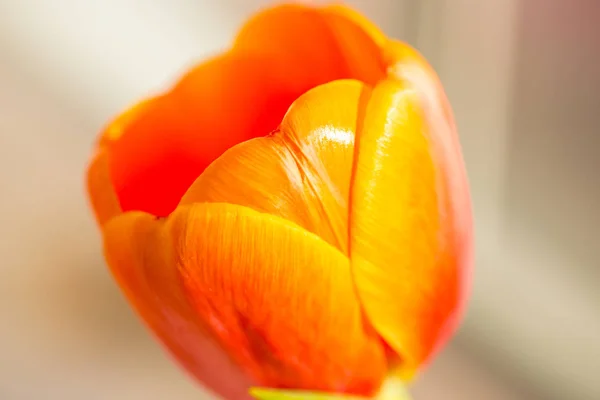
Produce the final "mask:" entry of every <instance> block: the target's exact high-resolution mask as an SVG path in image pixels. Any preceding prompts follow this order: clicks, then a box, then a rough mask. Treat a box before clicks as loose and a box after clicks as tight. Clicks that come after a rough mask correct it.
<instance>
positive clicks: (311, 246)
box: [105, 203, 387, 394]
mask: <svg viewBox="0 0 600 400" xmlns="http://www.w3.org/2000/svg"><path fill="white" fill-rule="evenodd" d="M164 221H165V220H155V219H154V218H152V217H150V216H148V215H146V214H138V213H129V214H124V215H123V216H120V217H117V218H116V219H115V220H113V221H111V222H110V223H109V224H108V225H107V226H106V230H105V238H106V253H107V259H108V261H109V263H110V265H111V267H112V268H113V271H115V275H116V276H117V277H118V279H119V281H120V283H121V284H122V285H123V287H124V289H125V291H126V292H127V293H128V294H129V296H130V298H131V299H132V302H133V303H134V304H135V306H136V308H137V310H138V312H139V313H140V314H141V315H142V317H144V319H145V320H146V322H147V323H148V324H149V325H150V326H151V327H152V328H153V329H154V330H155V331H156V332H157V333H158V335H159V337H160V338H161V339H162V340H163V342H164V343H165V344H166V345H167V346H168V347H169V348H171V350H172V351H173V352H174V353H175V354H176V355H177V356H178V357H179V358H180V360H182V361H183V362H184V365H186V367H187V368H188V369H190V370H191V371H192V372H195V373H196V375H197V376H198V377H199V378H200V379H203V380H204V379H205V377H204V376H203V374H205V373H206V371H205V370H204V369H203V368H204V367H206V366H207V360H204V359H203V357H202V354H201V346H199V345H196V344H195V343H196V342H195V341H196V340H199V338H201V337H202V335H203V331H204V330H206V331H207V332H208V334H209V336H210V337H211V338H215V339H216V340H217V342H218V343H219V344H220V345H221V346H222V347H223V348H224V349H225V350H226V351H227V352H228V353H229V354H231V356H232V357H233V358H234V359H235V360H236V362H237V363H238V364H239V365H241V366H242V367H243V368H244V370H246V371H247V372H249V373H250V374H251V376H253V377H254V378H255V379H256V380H257V382H258V383H259V384H261V385H266V386H272V387H289V388H300V389H301V388H310V389H316V390H326V391H340V392H354V393H363V394H370V393H372V392H373V391H375V390H377V388H378V387H379V385H380V383H381V381H382V379H383V378H384V375H385V371H386V368H387V367H386V360H385V355H384V350H383V346H382V344H381V342H380V339H379V337H378V336H377V335H376V334H375V333H372V332H370V331H369V330H368V328H366V327H365V326H364V324H363V320H362V315H361V309H360V305H359V303H358V301H357V300H356V298H355V294H354V286H353V281H352V277H351V274H350V269H349V268H350V267H349V261H348V259H347V258H346V257H345V256H343V255H342V254H341V253H340V252H339V251H338V250H336V249H335V248H334V247H332V246H330V245H328V244H327V243H325V242H324V241H323V240H321V239H320V238H318V237H317V236H315V235H313V234H311V233H309V232H307V231H305V230H303V229H302V228H300V227H298V226H297V225H295V224H293V223H290V222H288V221H285V220H283V219H281V218H279V217H275V216H270V215H267V214H263V213H259V212H256V211H253V210H251V209H249V208H245V207H240V206H235V205H229V204H217V203H203V204H194V205H191V206H185V207H179V208H178V209H177V210H176V211H175V212H174V213H173V214H172V215H171V216H170V217H169V218H168V219H167V220H166V222H164ZM128 238H129V239H128ZM182 287H183V288H184V290H182V289H181V288H182ZM186 346H190V347H189V350H185V348H186ZM198 369H201V371H200V372H199V371H198ZM213 369H214V367H213ZM231 382H233V381H231Z"/></svg>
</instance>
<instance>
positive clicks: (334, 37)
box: [233, 4, 385, 91]
mask: <svg viewBox="0 0 600 400" xmlns="http://www.w3.org/2000/svg"><path fill="white" fill-rule="evenodd" d="M364 28H367V25H366V24H359V23H357V18H356V17H355V16H353V12H352V11H350V10H348V9H345V10H344V7H315V6H311V5H303V4H284V5H280V6H276V7H272V8H270V9H267V10H265V11H263V12H261V13H258V14H257V15H255V16H254V17H253V18H251V19H250V20H249V21H248V22H247V23H246V24H245V25H244V27H243V28H242V29H241V31H240V32H239V34H238V36H237V38H236V41H235V43H234V47H233V51H242V52H252V53H256V54H271V55H272V56H273V59H277V60H280V61H282V66H283V68H284V70H283V71H285V74H286V75H287V76H288V77H289V80H290V81H291V82H296V83H297V84H300V85H302V84H305V83H312V85H311V86H308V87H304V90H303V91H306V90H307V89H309V88H310V87H314V86H315V84H321V83H326V82H328V81H331V80H335V79H346V78H352V79H359V80H361V81H363V82H365V83H369V84H371V83H374V82H376V81H377V80H378V79H380V78H381V77H383V75H384V74H385V66H384V65H383V60H382V57H381V53H380V51H379V46H378V43H377V42H375V41H374V38H373V37H371V33H373V32H372V31H365V29H364ZM377 38H379V36H378V37H377ZM299 88H300V87H299Z"/></svg>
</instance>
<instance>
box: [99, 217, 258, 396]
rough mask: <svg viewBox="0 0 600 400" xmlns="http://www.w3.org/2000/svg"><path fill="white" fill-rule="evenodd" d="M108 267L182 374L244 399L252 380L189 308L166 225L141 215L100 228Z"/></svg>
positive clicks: (223, 393)
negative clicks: (177, 364)
mask: <svg viewBox="0 0 600 400" xmlns="http://www.w3.org/2000/svg"><path fill="white" fill-rule="evenodd" d="M103 233H104V248H105V255H106V260H107V262H108V265H109V266H110V269H111V271H112V273H113V275H114V276H115V279H116V280H117V282H118V283H119V285H120V286H121V288H122V289H123V291H124V293H125V294H126V296H127V297H128V299H129V301H130V303H131V304H132V305H133V307H134V308H135V309H136V311H137V312H138V314H139V315H140V316H141V317H142V318H143V320H144V322H145V323H146V324H147V325H148V327H149V328H150V329H151V330H152V331H153V332H154V334H155V335H156V336H157V337H158V338H159V339H160V340H161V341H162V343H163V344H164V345H165V347H166V348H167V349H168V350H169V352H170V353H171V354H172V355H173V356H174V357H175V358H176V359H177V360H178V361H179V362H180V363H181V365H182V366H183V367H185V369H186V370H187V371H188V372H190V373H191V374H192V375H194V376H195V377H196V378H197V379H198V380H200V381H202V382H204V383H205V384H206V385H207V386H208V387H209V388H211V389H212V390H215V391H216V392H217V393H218V394H220V395H221V396H223V397H225V398H228V399H229V398H231V399H247V398H249V397H248V396H247V389H248V387H249V386H251V385H253V384H256V381H252V380H251V379H250V378H249V377H248V376H247V375H246V374H245V373H243V372H242V370H241V369H240V368H239V366H238V365H237V364H235V363H234V362H233V361H232V359H231V358H230V356H229V355H227V353H226V352H225V351H224V350H223V349H222V347H221V346H220V345H219V343H218V342H217V341H216V340H215V339H214V338H213V337H212V335H211V332H210V330H209V328H208V326H207V324H206V321H203V320H201V319H200V318H198V316H197V314H196V312H195V310H194V309H193V307H192V306H191V305H190V303H189V301H188V297H187V295H186V291H185V289H184V287H183V284H182V281H181V277H180V276H179V273H178V270H177V268H176V266H177V262H178V257H177V253H176V252H175V251H174V248H173V241H172V237H171V235H170V234H169V232H168V230H167V228H166V227H165V223H164V222H163V221H162V220H157V219H156V218H155V217H153V216H151V215H149V214H146V213H141V212H130V213H125V214H122V215H120V216H117V217H115V218H113V219H111V220H110V221H109V222H108V223H107V224H106V225H105V226H104V229H103Z"/></svg>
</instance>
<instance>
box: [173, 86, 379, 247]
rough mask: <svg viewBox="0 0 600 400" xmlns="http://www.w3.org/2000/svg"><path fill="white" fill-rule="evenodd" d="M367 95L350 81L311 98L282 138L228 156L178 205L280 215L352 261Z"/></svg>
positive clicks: (295, 110)
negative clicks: (356, 162) (356, 170)
mask: <svg viewBox="0 0 600 400" xmlns="http://www.w3.org/2000/svg"><path fill="white" fill-rule="evenodd" d="M369 92H370V89H369V88H367V87H366V86H365V85H364V84H362V83H360V82H358V81H352V80H340V81H334V82H331V83H328V84H325V85H321V86H318V87H317V88H315V89H312V90H310V91H308V92H307V93H305V94H304V95H302V96H301V97H300V98H299V99H298V100H296V101H295V102H294V103H293V104H292V106H291V107H290V110H289V111H288V113H287V114H286V116H285V118H284V119H283V122H282V123H281V126H280V128H279V130H278V131H277V132H275V133H274V134H273V135H271V136H268V137H264V138H257V139H253V140H250V141H247V142H244V143H240V144H239V145H237V146H234V147H233V148H231V149H230V150H228V151H227V152H225V154H223V155H222V156H221V157H219V158H218V159H217V160H215V161H214V162H213V163H212V164H211V165H210V166H209V167H208V168H207V169H206V170H205V171H204V173H203V174H202V175H201V176H200V177H199V178H198V179H197V180H196V181H195V182H194V184H193V185H192V186H191V187H190V189H189V190H188V192H187V193H186V194H185V196H184V197H183V198H182V201H181V203H180V204H181V205H184V204H191V203H196V202H212V203H218V202H223V203H230V204H238V205H243V206H246V207H250V208H252V209H254V210H257V211H260V212H265V213H268V214H271V215H277V216H279V217H282V218H284V219H286V220H288V221H291V222H294V223H296V224H298V225H300V226H302V227H303V228H305V229H307V230H309V231H310V232H313V233H315V234H317V235H318V236H319V237H321V238H322V239H323V240H325V241H327V242H328V243H330V244H332V245H334V246H336V247H337V248H338V249H340V250H341V251H342V252H343V253H344V254H346V253H347V247H348V220H347V218H348V217H347V215H348V198H349V190H350V189H349V188H350V174H351V169H352V160H353V153H354V132H355V131H356V123H357V119H358V113H359V110H360V109H361V102H364V101H363V100H362V99H364V98H366V97H367V96H368V93H369Z"/></svg>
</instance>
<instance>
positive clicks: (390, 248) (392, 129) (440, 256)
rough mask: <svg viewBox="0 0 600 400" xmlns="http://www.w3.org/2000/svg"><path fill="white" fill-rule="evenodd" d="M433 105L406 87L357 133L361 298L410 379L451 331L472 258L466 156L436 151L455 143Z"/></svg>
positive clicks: (385, 90)
mask: <svg viewBox="0 0 600 400" xmlns="http://www.w3.org/2000/svg"><path fill="white" fill-rule="evenodd" d="M428 101H429V99H428V98H426V97H425V96H424V92H423V90H422V86H419V85H413V82H411V81H408V80H405V81H403V80H401V79H390V80H386V81H383V82H381V83H380V84H379V85H377V87H375V89H374V90H373V93H372V97H371V100H370V102H369V105H368V107H367V111H366V115H365V120H364V125H363V127H362V129H361V130H360V131H359V132H358V133H357V138H356V153H355V154H356V158H355V168H354V174H353V181H352V192H351V213H350V241H351V242H350V257H351V263H352V269H353V273H354V276H355V280H356V285H357V289H358V293H359V296H360V298H361V301H362V304H363V306H364V308H365V311H366V313H367V316H368V319H369V321H370V322H371V323H372V324H373V326H374V327H375V329H376V330H377V331H378V333H379V334H380V335H382V337H383V338H384V339H385V340H386V341H387V343H388V344H389V345H390V346H391V347H392V348H393V349H394V350H395V352H396V353H397V354H398V355H399V357H400V359H401V365H400V373H402V374H403V375H404V376H405V377H406V378H409V377H411V376H412V375H413V374H414V372H415V370H416V369H417V367H418V366H420V365H421V364H422V363H424V362H425V361H427V360H428V359H429V358H430V356H431V355H432V353H433V352H434V351H435V350H436V349H437V348H438V347H439V346H440V345H441V344H442V342H444V341H445V340H446V339H447V337H448V334H449V333H450V332H451V331H452V330H453V329H454V327H455V324H456V320H457V312H458V309H459V305H460V302H461V295H462V292H463V289H464V288H463V284H464V282H463V280H462V274H463V270H465V269H466V263H467V261H468V260H467V257H466V256H465V254H468V253H470V250H471V248H470V246H471V244H470V242H469V240H468V239H465V237H466V236H465V235H467V234H466V233H465V232H463V231H461V230H460V229H459V228H458V227H459V225H460V224H462V222H457V221H458V220H459V219H461V218H466V219H468V218H470V208H469V207H467V206H466V205H465V204H464V203H461V204H458V203H457V202H456V201H455V200H454V199H453V196H454V194H455V192H456V191H458V192H461V191H465V190H466V187H464V186H463V187H453V186H451V184H452V183H453V182H454V181H455V178H454V176H453V174H454V173H455V172H456V171H459V172H458V173H459V174H461V173H463V174H464V171H461V170H460V169H461V167H460V165H461V161H462V160H461V156H460V152H456V149H455V148H447V147H445V148H442V147H441V146H440V145H439V143H440V142H442V141H443V140H445V139H440V138H439V137H438V136H440V135H452V134H454V133H453V132H452V131H451V130H450V129H449V125H448V123H447V121H445V120H444V119H443V116H441V115H439V114H435V115H434V114H432V113H430V112H429V111H430V108H431V107H430V104H429V103H428ZM432 118H433V119H432ZM450 189H452V191H451V190H450ZM456 197H457V198H458V197H460V198H461V199H462V198H464V195H463V193H456Z"/></svg>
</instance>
